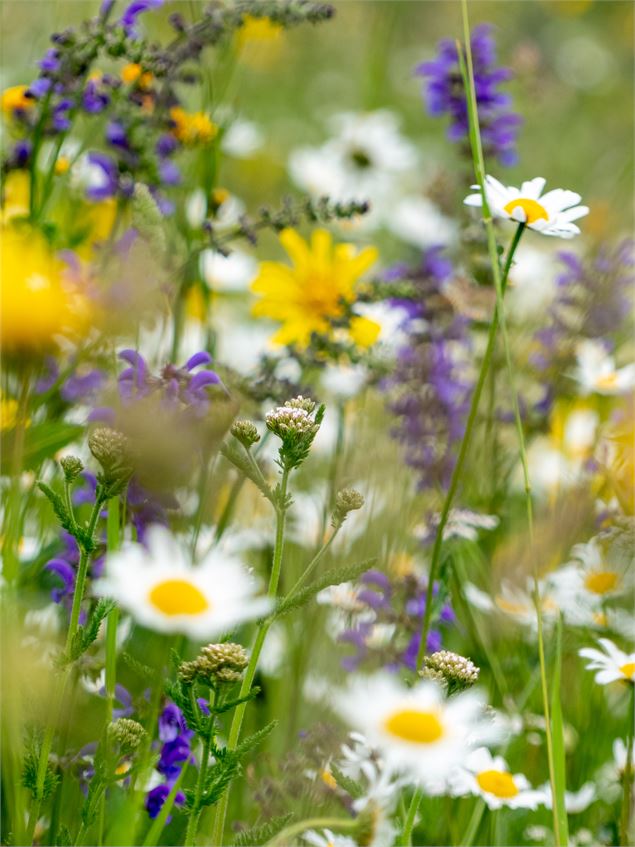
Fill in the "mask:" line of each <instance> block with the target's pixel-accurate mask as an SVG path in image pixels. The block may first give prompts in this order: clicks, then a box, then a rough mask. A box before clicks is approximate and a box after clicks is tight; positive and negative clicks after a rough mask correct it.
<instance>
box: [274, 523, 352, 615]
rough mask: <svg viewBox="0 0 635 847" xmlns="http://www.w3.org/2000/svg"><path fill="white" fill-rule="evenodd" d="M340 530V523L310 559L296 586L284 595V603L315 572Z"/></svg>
mask: <svg viewBox="0 0 635 847" xmlns="http://www.w3.org/2000/svg"><path fill="white" fill-rule="evenodd" d="M341 528H342V524H341V523H340V524H338V525H337V526H336V527H334V529H333V532H332V533H331V534H330V535H329V537H328V538H327V540H326V541H325V542H324V544H323V545H322V546H321V547H320V549H319V550H318V551H317V553H316V554H315V556H314V557H313V558H312V559H311V561H310V562H309V564H308V565H307V566H306V568H305V570H304V572H303V573H302V575H301V576H300V577H299V579H298V581H297V582H296V584H295V585H294V586H293V588H292V589H291V591H289V593H288V594H287V595H286V597H285V598H284V599H285V601H286V600H289V599H290V598H291V597H293V596H294V594H296V592H297V591H298V590H299V588H300V587H301V586H302V584H303V583H304V582H306V580H307V579H308V578H309V577H310V576H311V574H312V573H313V571H314V570H315V568H316V566H317V565H318V564H319V562H320V560H321V559H322V557H323V556H324V554H325V553H326V551H327V550H328V549H329V547H330V546H331V544H332V543H333V542H334V541H335V538H336V537H337V534H338V532H339V531H340V529H341Z"/></svg>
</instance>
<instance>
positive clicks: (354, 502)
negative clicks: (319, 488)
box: [331, 488, 365, 526]
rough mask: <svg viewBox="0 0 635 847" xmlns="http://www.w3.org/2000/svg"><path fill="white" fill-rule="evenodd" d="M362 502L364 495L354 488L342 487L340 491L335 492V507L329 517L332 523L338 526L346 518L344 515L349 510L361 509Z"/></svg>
mask: <svg viewBox="0 0 635 847" xmlns="http://www.w3.org/2000/svg"><path fill="white" fill-rule="evenodd" d="M364 502H365V501H364V497H363V495H362V494H360V493H359V491H356V490H355V489H354V488H342V490H341V491H338V492H337V496H336V498H335V508H334V509H333V517H332V519H331V523H332V525H333V526H339V525H340V524H342V523H343V522H344V521H345V520H346V515H347V514H348V513H349V512H354V511H356V510H357V509H361V508H362V506H363V505H364Z"/></svg>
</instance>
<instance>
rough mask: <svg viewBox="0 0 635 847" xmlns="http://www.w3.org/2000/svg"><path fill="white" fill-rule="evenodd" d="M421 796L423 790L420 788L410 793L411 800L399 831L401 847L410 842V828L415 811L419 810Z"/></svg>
mask: <svg viewBox="0 0 635 847" xmlns="http://www.w3.org/2000/svg"><path fill="white" fill-rule="evenodd" d="M422 797H423V791H422V790H421V789H420V788H416V789H415V793H414V794H413V795H412V800H411V801H410V806H409V807H408V813H407V815H406V819H405V821H404V825H403V830H402V832H401V838H400V839H399V843H400V844H402V845H403V847H410V845H411V844H412V830H413V827H414V825H415V820H416V817H417V811H418V810H419V806H420V804H421V798H422Z"/></svg>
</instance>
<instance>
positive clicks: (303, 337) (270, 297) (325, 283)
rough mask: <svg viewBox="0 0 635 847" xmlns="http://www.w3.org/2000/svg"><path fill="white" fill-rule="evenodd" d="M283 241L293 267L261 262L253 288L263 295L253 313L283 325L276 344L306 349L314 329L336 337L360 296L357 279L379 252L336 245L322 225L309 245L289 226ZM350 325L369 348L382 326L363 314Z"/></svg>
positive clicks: (354, 338)
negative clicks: (358, 295)
mask: <svg viewBox="0 0 635 847" xmlns="http://www.w3.org/2000/svg"><path fill="white" fill-rule="evenodd" d="M280 242H281V244H282V246H283V247H284V249H285V250H286V251H287V253H288V255H289V257H290V259H291V261H292V265H291V266H289V265H287V264H283V263H282V262H263V263H262V264H261V265H260V271H259V273H258V276H257V277H256V279H255V280H254V281H253V283H252V286H251V290H252V291H253V292H254V293H255V294H257V295H259V297H260V299H259V300H258V302H257V303H255V304H254V306H253V314H254V315H255V316H257V317H264V318H271V319H272V320H274V321H278V322H280V323H281V324H282V326H281V327H280V329H279V330H278V332H277V333H276V334H275V335H274V337H273V341H274V342H275V343H276V344H294V345H296V346H298V347H307V346H308V344H309V343H310V341H311V335H312V334H313V333H316V334H317V335H326V336H332V335H333V333H334V331H335V327H334V326H333V322H334V321H337V322H339V323H340V324H341V322H342V321H343V320H345V318H346V315H347V313H350V309H351V306H352V305H353V303H354V302H355V299H356V293H357V292H356V288H357V283H358V280H359V278H360V277H361V276H362V274H363V273H364V272H365V271H367V270H368V268H369V267H370V266H371V265H372V264H374V262H376V261H377V255H378V254H377V250H376V249H375V248H374V247H365V248H364V249H363V250H360V251H357V250H356V248H355V247H354V245H352V244H333V241H332V238H331V235H330V233H328V232H327V231H326V230H323V229H316V230H315V231H314V232H313V235H312V238H311V243H310V244H309V243H308V242H307V241H305V240H304V239H303V238H302V237H301V236H300V235H299V234H298V233H297V232H296V231H295V230H293V229H285V230H283V231H282V233H281V234H280ZM347 329H348V335H349V338H350V340H351V341H352V342H353V343H354V344H357V345H358V346H360V347H370V346H371V345H372V344H374V343H375V341H376V340H377V338H378V336H379V332H380V326H379V324H377V323H376V322H375V321H371V320H369V319H368V318H364V317H361V316H359V315H354V316H353V317H352V318H351V319H350V320H349V321H348V327H347Z"/></svg>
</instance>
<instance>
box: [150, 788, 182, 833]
mask: <svg viewBox="0 0 635 847" xmlns="http://www.w3.org/2000/svg"><path fill="white" fill-rule="evenodd" d="M171 790H172V786H171V785H169V784H168V783H163V784H162V785H157V787H156V788H153V789H152V791H150V792H148V796H147V797H146V802H145V807H146V811H147V813H148V815H149V816H150V817H151V818H152V819H153V820H154V818H156V817H158V815H159V812H160V811H161V809H162V808H163V804H164V803H165V801H166V800H167V799H168V795H169V794H170V791H171ZM184 803H185V794H183V792H182V791H177V792H176V796H175V798H174V805H175V806H182V805H183V804H184ZM171 820H172V816H171V815H168V816H167V818H166V820H165V822H166V823H170V821H171Z"/></svg>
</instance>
